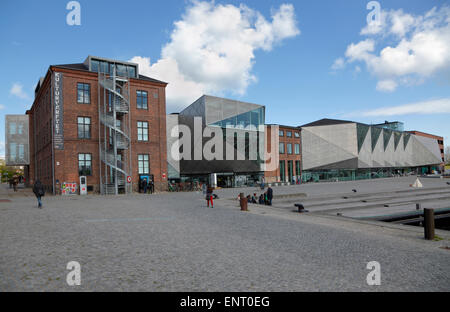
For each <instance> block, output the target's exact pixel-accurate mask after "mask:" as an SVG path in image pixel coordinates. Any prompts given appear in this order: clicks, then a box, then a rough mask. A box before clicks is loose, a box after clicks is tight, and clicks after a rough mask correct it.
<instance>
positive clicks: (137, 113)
mask: <svg viewBox="0 0 450 312" xmlns="http://www.w3.org/2000/svg"><path fill="white" fill-rule="evenodd" d="M54 72H60V73H62V74H63V86H62V88H63V89H62V95H63V115H62V117H63V124H64V126H63V131H64V149H63V150H58V149H53V144H52V143H53V142H52V122H53V118H52V101H51V96H52V94H51V79H52V74H53V73H54ZM78 83H87V84H89V85H90V103H89V104H79V103H77V84H78ZM166 85H167V84H166V83H162V82H155V81H148V80H145V79H135V78H130V99H129V100H130V111H129V114H130V119H131V125H130V131H131V132H130V136H131V146H130V147H131V170H132V171H131V173H130V175H131V177H132V184H133V190H137V189H138V180H139V174H138V159H137V158H138V156H137V155H138V154H148V155H149V158H150V161H149V164H150V174H153V175H154V179H155V190H156V191H164V190H166V189H167V156H166V155H167V154H166V149H167V147H166V102H165V101H166V98H165V87H166ZM99 90H100V88H99V83H98V74H97V73H94V72H89V71H87V70H74V69H68V68H61V67H57V66H50V69H49V71H48V72H47V75H46V77H45V79H44V81H43V83H42V85H41V87H40V88H39V90H38V92H37V94H36V98H35V100H34V103H33V106H32V108H31V109H30V110H29V111H27V114H29V115H30V158H31V159H30V165H29V167H28V168H27V171H28V174H29V176H30V182H31V183H33V182H34V181H35V179H36V178H39V179H40V180H41V181H42V183H43V184H44V185H45V186H46V187H47V189H49V190H52V189H53V185H55V191H56V193H58V190H59V188H60V184H61V183H63V182H76V183H79V173H78V154H79V153H88V154H91V155H92V173H91V175H89V176H87V185H88V186H90V187H92V189H93V191H94V192H99V185H100V166H101V164H102V163H101V162H100V159H99V129H100V124H99V105H98V101H99V94H98V93H99ZM137 90H140V91H147V92H148V109H138V108H137V105H136V91H137ZM78 117H89V118H90V119H91V131H90V134H91V137H90V138H89V139H79V138H78V126H77V119H78ZM127 118H128V117H127ZM137 121H147V122H148V129H149V130H148V141H145V142H141V141H140V142H138V141H137ZM127 153H128V151H127ZM52 154H53V155H52ZM103 168H104V164H103V165H102V170H104V169H103ZM53 170H54V175H53ZM163 175H164V176H165V177H163ZM56 182H59V183H60V184H59V185H57V184H56Z"/></svg>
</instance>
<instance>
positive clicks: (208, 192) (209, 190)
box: [206, 185, 214, 208]
mask: <svg viewBox="0 0 450 312" xmlns="http://www.w3.org/2000/svg"><path fill="white" fill-rule="evenodd" d="M212 193H213V188H212V187H211V186H209V185H208V187H207V188H206V205H207V206H208V208H209V202H210V201H211V208H214V203H213V196H212Z"/></svg>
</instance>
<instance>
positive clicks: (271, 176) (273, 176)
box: [264, 125, 301, 183]
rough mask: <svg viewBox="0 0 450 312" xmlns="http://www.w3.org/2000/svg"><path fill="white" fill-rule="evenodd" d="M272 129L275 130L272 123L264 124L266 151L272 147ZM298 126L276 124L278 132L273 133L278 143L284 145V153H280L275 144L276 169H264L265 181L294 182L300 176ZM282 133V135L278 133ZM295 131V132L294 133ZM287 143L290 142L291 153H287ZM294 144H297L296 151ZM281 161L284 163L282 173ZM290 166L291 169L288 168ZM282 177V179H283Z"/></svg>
mask: <svg viewBox="0 0 450 312" xmlns="http://www.w3.org/2000/svg"><path fill="white" fill-rule="evenodd" d="M272 131H276V127H274V125H267V126H266V132H267V134H266V138H267V142H266V148H267V150H268V151H271V149H272V144H273V142H272V140H271V138H272ZM300 131H301V130H300V128H295V127H289V126H281V125H280V126H278V133H274V135H275V136H276V137H278V141H279V143H280V144H283V146H284V153H281V151H280V147H279V146H275V147H274V151H275V152H276V153H277V157H275V158H276V159H277V161H278V166H277V169H276V170H272V171H265V172H264V178H265V181H266V182H267V183H273V182H290V183H294V182H295V183H296V182H297V180H298V179H299V178H300V176H301V142H300V141H301V138H300ZM288 132H290V133H291V136H290V137H289V136H288ZM281 133H283V135H280V134H281ZM296 133H297V134H296ZM288 144H291V145H290V146H291V153H288ZM296 144H298V145H297V146H298V149H297V152H298V154H297V153H296V149H295V148H296V147H295V146H296ZM281 163H284V174H283V172H281V170H282V169H283V168H282V166H280V165H281ZM290 167H292V169H291V170H289V168H290ZM283 177H284V179H283Z"/></svg>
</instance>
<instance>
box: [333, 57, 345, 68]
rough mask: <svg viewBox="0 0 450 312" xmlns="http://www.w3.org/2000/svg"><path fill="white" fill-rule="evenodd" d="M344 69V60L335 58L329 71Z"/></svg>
mask: <svg viewBox="0 0 450 312" xmlns="http://www.w3.org/2000/svg"><path fill="white" fill-rule="evenodd" d="M344 67H345V61H344V59H343V58H342V57H340V58H337V59H336V60H335V61H334V63H333V65H331V69H332V70H338V69H342V68H344Z"/></svg>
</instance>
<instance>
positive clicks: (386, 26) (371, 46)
mask: <svg viewBox="0 0 450 312" xmlns="http://www.w3.org/2000/svg"><path fill="white" fill-rule="evenodd" d="M360 34H361V35H365V36H368V37H369V38H366V39H364V40H361V41H359V42H358V43H351V44H350V45H349V46H348V47H347V50H346V52H345V57H346V59H345V61H346V62H349V63H351V62H363V63H365V64H366V67H367V69H368V71H369V72H370V73H372V74H373V75H375V76H376V77H377V78H378V79H379V81H378V83H377V90H380V91H394V90H395V89H396V88H397V86H398V85H417V84H419V83H423V82H424V81H426V79H427V78H430V77H432V76H434V75H436V74H438V73H447V74H448V73H450V7H448V6H443V7H441V8H440V9H437V8H433V9H431V10H430V11H428V12H426V13H425V14H423V15H419V16H414V15H411V14H408V13H404V12H403V11H402V10H391V11H382V14H381V23H379V24H373V23H371V24H369V25H367V26H366V27H364V28H363V29H362V30H361V33H360ZM385 42H390V43H392V42H394V44H391V45H386V46H384V47H383V46H382V45H385V44H386V43H385ZM377 45H378V46H380V45H381V46H382V47H381V48H380V49H379V50H378V51H379V52H377V51H376V49H375V47H376V46H377Z"/></svg>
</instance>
